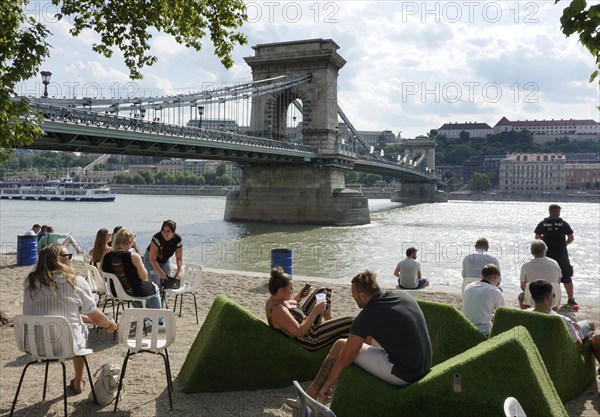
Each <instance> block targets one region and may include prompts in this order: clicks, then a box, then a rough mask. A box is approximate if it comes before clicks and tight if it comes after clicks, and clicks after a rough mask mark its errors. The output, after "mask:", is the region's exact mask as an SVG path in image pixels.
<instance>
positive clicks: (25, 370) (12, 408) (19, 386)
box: [9, 362, 35, 417]
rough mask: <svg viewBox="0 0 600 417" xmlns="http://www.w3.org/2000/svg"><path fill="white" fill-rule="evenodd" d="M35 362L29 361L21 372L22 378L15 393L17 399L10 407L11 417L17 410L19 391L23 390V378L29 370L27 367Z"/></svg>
mask: <svg viewBox="0 0 600 417" xmlns="http://www.w3.org/2000/svg"><path fill="white" fill-rule="evenodd" d="M34 363H35V362H29V363H28V364H27V365H25V368H23V372H21V379H19V385H17V392H16V393H15V399H14V400H13V403H12V407H11V408H10V414H9V417H12V415H13V412H14V411H15V406H16V405H17V399H18V398H19V392H20V391H21V385H22V384H23V378H25V372H27V368H29V365H33V364H34Z"/></svg>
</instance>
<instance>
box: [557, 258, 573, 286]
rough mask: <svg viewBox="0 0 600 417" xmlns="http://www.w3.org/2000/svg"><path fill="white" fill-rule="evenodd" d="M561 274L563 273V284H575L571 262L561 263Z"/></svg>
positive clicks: (561, 279) (561, 280)
mask: <svg viewBox="0 0 600 417" xmlns="http://www.w3.org/2000/svg"><path fill="white" fill-rule="evenodd" d="M558 265H559V266H560V272H561V273H562V277H561V278H560V282H562V283H563V284H570V283H572V282H573V267H572V266H571V264H570V263H569V261H567V262H565V263H559V264H558Z"/></svg>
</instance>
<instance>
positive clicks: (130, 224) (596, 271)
mask: <svg viewBox="0 0 600 417" xmlns="http://www.w3.org/2000/svg"><path fill="white" fill-rule="evenodd" d="M561 205H562V206H563V210H562V214H563V218H564V219H565V220H566V221H568V222H569V223H570V225H571V227H572V228H573V230H574V231H575V241H574V243H573V244H572V245H570V246H569V253H570V256H571V262H572V264H573V266H574V268H575V276H574V282H575V295H576V297H595V298H598V297H599V296H600V283H599V278H598V277H600V247H599V245H600V243H599V242H600V205H598V204H594V203H564V204H561ZM369 206H370V211H371V224H369V225H364V226H351V227H322V226H294V225H274V224H250V223H247V224H246V223H228V222H225V221H224V220H223V213H224V208H225V197H202V196H189V197H188V196H150V195H118V196H117V199H116V201H115V202H114V203H94V202H60V201H21V200H20V201H14V200H13V201H8V200H1V201H0V243H1V244H2V248H1V249H2V252H14V251H16V236H17V235H18V234H22V233H24V232H26V231H27V230H29V229H30V228H31V226H32V225H33V224H34V223H40V224H50V225H52V226H54V227H55V229H56V230H57V231H58V232H63V233H67V232H72V233H73V236H74V237H75V238H76V239H77V240H78V242H79V243H80V244H81V246H82V247H84V248H86V249H87V250H89V248H91V246H92V245H93V241H94V236H95V234H96V231H97V230H98V229H99V228H101V227H106V228H108V229H109V230H112V228H113V227H114V226H115V225H117V224H119V225H123V226H125V227H127V228H130V229H131V230H133V231H134V232H135V233H136V235H137V241H138V245H139V246H140V248H145V247H146V246H147V245H148V243H149V242H150V238H151V236H152V235H153V234H154V233H156V232H158V231H159V230H160V226H161V223H162V221H163V220H165V219H169V218H170V219H173V220H175V221H176V222H177V232H178V233H179V234H181V236H182V237H183V241H184V262H192V261H193V262H199V263H202V264H203V265H205V266H207V267H212V268H219V269H233V270H242V271H255V272H268V270H269V267H270V250H271V249H273V248H288V249H291V250H292V251H293V268H294V274H295V275H304V276H319V277H328V278H336V279H343V280H345V281H349V279H350V278H351V277H352V276H353V275H354V274H356V273H357V272H358V271H360V270H363V269H365V268H371V269H374V270H376V271H377V272H378V274H379V279H380V281H382V282H383V283H389V284H391V283H393V282H395V277H394V276H393V275H392V272H393V270H394V268H395V266H396V263H397V262H398V261H399V260H401V259H403V258H404V252H405V250H406V248H408V247H409V246H415V247H417V249H418V250H419V251H418V261H420V262H421V269H422V271H423V276H425V277H428V278H429V279H430V281H431V282H432V284H433V286H437V287H439V286H449V287H454V288H459V287H460V284H461V278H460V271H461V262H462V258H463V257H464V256H466V255H468V254H469V253H472V251H473V245H474V243H475V240H476V239H477V238H478V237H480V236H485V237H487V238H488V240H489V241H490V253H491V254H492V255H494V256H496V257H497V258H498V259H499V260H500V266H501V269H502V275H503V284H502V285H503V287H505V288H506V289H507V290H509V291H518V285H519V284H518V280H519V271H520V267H521V264H522V263H523V262H524V261H525V260H527V259H528V258H529V243H530V242H531V240H532V239H533V237H534V234H533V229H534V228H535V226H536V225H537V223H538V222H539V221H540V220H542V218H544V217H545V216H546V215H547V207H548V203H536V202H471V201H450V202H448V203H437V204H419V205H412V206H404V205H403V204H401V203H391V202H389V201H387V200H369Z"/></svg>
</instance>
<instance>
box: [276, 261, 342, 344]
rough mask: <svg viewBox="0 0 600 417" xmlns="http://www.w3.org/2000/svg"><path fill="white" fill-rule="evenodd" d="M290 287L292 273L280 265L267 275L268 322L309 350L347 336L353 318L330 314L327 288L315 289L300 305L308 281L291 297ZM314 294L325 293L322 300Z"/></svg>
mask: <svg viewBox="0 0 600 417" xmlns="http://www.w3.org/2000/svg"><path fill="white" fill-rule="evenodd" d="M293 291H294V285H293V283H292V277H291V276H290V275H288V274H286V273H285V272H283V269H282V268H280V267H277V268H273V269H272V270H271V278H270V279H269V293H271V296H270V297H269V299H268V300H267V302H266V304H265V313H266V315H267V321H268V323H269V326H271V327H272V328H273V329H275V330H277V331H279V332H281V333H282V334H284V335H286V336H288V337H292V338H294V340H295V341H296V342H298V343H299V344H300V345H301V346H302V347H303V348H305V349H308V350H317V349H320V348H322V347H324V346H327V345H329V344H330V343H333V342H334V341H336V340H337V339H339V338H340V337H347V336H348V332H349V331H350V326H351V325H352V321H353V318H352V317H340V318H337V319H332V318H331V290H330V289H329V288H319V289H317V290H315V291H314V292H313V293H312V294H311V295H309V296H308V298H307V299H306V301H305V302H304V303H303V304H302V305H300V301H302V299H303V298H304V297H306V296H307V295H308V293H309V291H310V285H307V286H304V287H303V288H302V289H301V290H300V291H299V292H298V294H296V296H295V297H294V298H292V292H293ZM317 294H324V295H325V301H318V300H317ZM319 297H321V296H319Z"/></svg>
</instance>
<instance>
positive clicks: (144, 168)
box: [129, 164, 156, 176]
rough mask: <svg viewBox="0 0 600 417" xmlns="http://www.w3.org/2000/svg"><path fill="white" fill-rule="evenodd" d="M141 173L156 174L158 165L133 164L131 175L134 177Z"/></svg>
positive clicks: (130, 170)
mask: <svg viewBox="0 0 600 417" xmlns="http://www.w3.org/2000/svg"><path fill="white" fill-rule="evenodd" d="M141 171H149V172H156V165H152V164H131V165H129V175H130V176H134V175H135V174H137V173H139V172H141Z"/></svg>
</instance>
